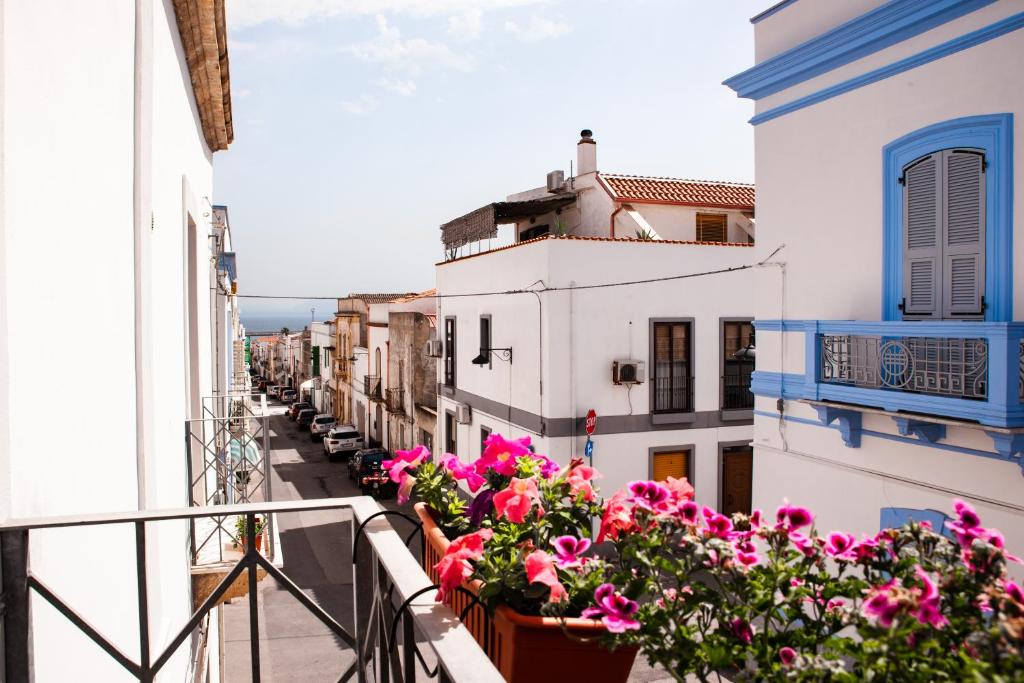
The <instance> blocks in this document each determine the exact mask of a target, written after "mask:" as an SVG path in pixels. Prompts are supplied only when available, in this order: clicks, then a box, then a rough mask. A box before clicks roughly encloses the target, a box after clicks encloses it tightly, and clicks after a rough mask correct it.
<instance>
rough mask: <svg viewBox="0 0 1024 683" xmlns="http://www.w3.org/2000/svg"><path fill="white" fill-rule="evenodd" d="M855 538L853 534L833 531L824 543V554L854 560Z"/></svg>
mask: <svg viewBox="0 0 1024 683" xmlns="http://www.w3.org/2000/svg"><path fill="white" fill-rule="evenodd" d="M856 548H857V540H856V539H855V538H854V536H853V534H847V533H843V532H841V531H833V532H832V533H830V534H829V535H828V541H827V542H826V543H825V554H826V555H828V556H829V557H831V558H834V559H836V560H856V559H857V552H856Z"/></svg>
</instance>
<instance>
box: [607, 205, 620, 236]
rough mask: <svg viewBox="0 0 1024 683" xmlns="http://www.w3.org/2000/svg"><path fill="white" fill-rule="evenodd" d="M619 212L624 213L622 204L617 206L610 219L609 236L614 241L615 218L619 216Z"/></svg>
mask: <svg viewBox="0 0 1024 683" xmlns="http://www.w3.org/2000/svg"><path fill="white" fill-rule="evenodd" d="M619 211H622V204H616V205H615V210H614V211H612V215H611V217H610V218H609V219H608V236H609V237H611V238H612V239H615V217H616V216H618V215H619Z"/></svg>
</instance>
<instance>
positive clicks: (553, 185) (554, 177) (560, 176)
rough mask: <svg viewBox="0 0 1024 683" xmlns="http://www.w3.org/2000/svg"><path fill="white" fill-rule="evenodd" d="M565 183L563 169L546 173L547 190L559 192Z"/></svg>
mask: <svg viewBox="0 0 1024 683" xmlns="http://www.w3.org/2000/svg"><path fill="white" fill-rule="evenodd" d="M563 185H565V172H564V171H551V173H548V192H561V191H562V186H563Z"/></svg>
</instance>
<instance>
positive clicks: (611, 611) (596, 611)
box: [582, 583, 640, 633]
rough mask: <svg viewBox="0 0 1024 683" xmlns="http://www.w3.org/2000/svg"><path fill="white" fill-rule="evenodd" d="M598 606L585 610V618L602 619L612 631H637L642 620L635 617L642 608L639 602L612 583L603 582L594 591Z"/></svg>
mask: <svg viewBox="0 0 1024 683" xmlns="http://www.w3.org/2000/svg"><path fill="white" fill-rule="evenodd" d="M594 601H595V602H597V606H596V607H588V608H587V609H585V610H583V613H582V616H583V618H584V619H600V620H601V622H602V623H603V624H604V627H605V628H606V629H608V631H609V632H610V633H623V632H624V631H635V630H637V629H639V628H640V622H639V621H637V620H636V619H634V618H633V615H634V614H636V611H637V610H638V609H639V608H640V606H639V605H638V604H636V603H635V602H634V601H632V600H630V599H629V598H627V597H626V596H624V595H622V593H619V592H618V591H617V590H615V586H613V585H612V584H610V583H603V584H601V585H600V586H598V588H597V590H595V591H594Z"/></svg>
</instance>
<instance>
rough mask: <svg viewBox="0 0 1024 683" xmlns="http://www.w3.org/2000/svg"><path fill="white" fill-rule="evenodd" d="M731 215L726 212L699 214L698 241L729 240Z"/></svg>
mask: <svg viewBox="0 0 1024 683" xmlns="http://www.w3.org/2000/svg"><path fill="white" fill-rule="evenodd" d="M728 232H729V217H728V216H726V215H725V214H724V213H698V214H697V241H698V242H728V241H729V240H728Z"/></svg>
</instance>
